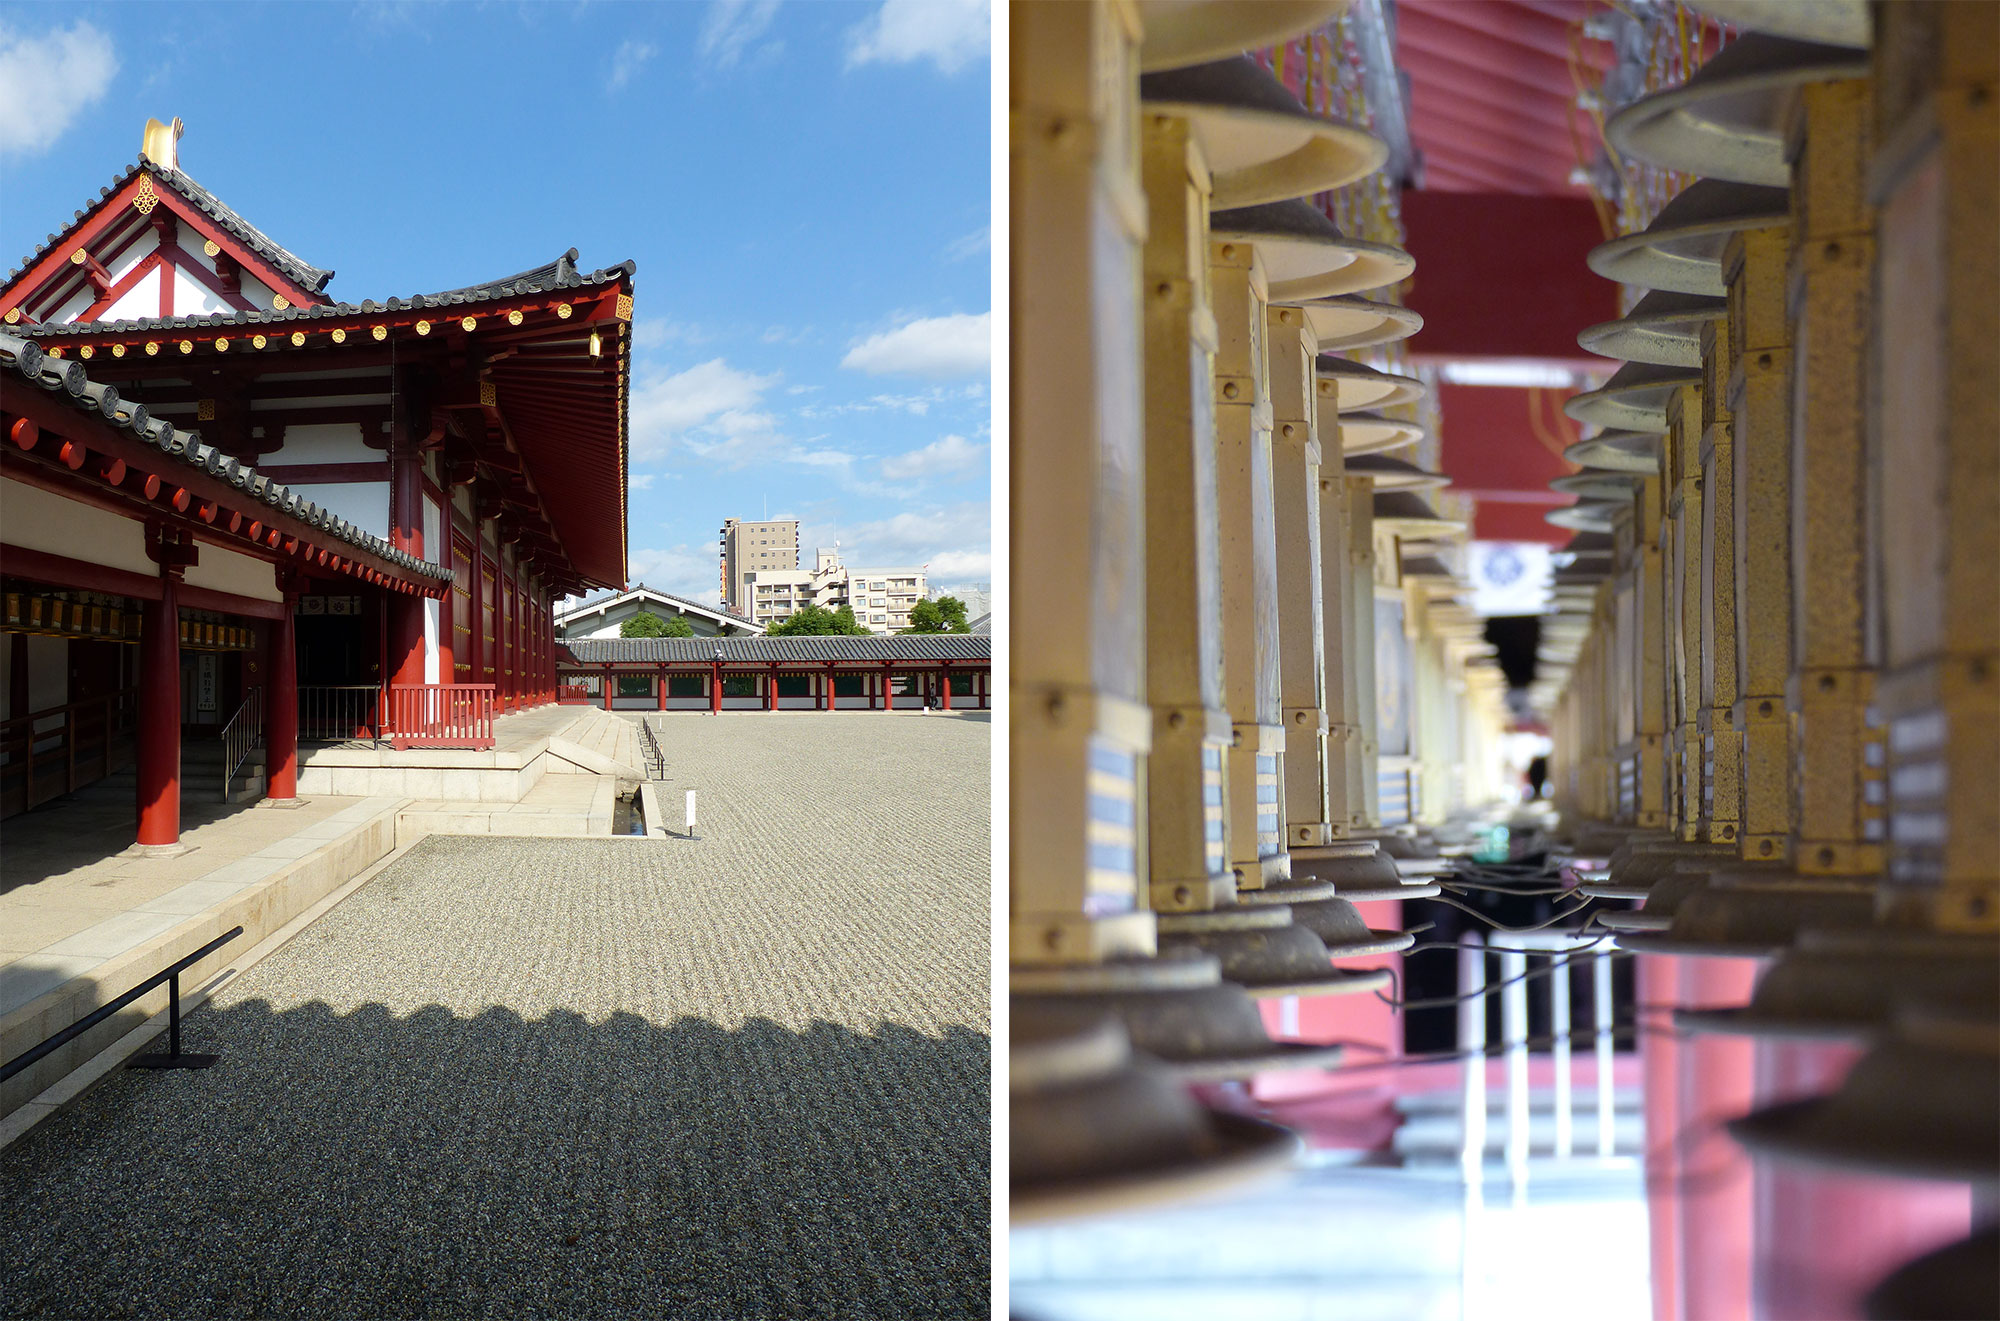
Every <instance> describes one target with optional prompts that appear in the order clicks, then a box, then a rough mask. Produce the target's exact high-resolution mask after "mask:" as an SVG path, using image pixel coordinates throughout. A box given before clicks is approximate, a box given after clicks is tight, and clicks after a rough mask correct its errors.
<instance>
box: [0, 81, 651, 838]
mask: <svg viewBox="0 0 2000 1321" xmlns="http://www.w3.org/2000/svg"><path fill="white" fill-rule="evenodd" d="M180 136H181V124H180V122H179V121H178V120H176V121H175V122H174V123H173V124H172V125H171V126H169V125H164V124H161V123H160V122H159V121H157V120H155V121H150V122H149V123H148V125H147V128H146V132H145V138H144V149H143V152H142V154H141V156H140V158H139V159H138V161H136V162H135V163H133V164H132V165H130V166H128V167H127V168H125V169H124V170H123V171H121V172H120V173H119V174H118V176H117V177H116V178H114V179H113V180H112V181H111V183H110V184H109V186H107V187H106V188H104V189H103V190H102V191H101V192H100V193H99V195H98V196H97V197H96V198H95V199H93V200H91V201H89V202H88V203H87V204H86V205H84V207H83V208H82V209H81V210H78V211H76V213H75V216H74V218H73V219H72V220H71V221H69V222H68V223H67V224H66V225H64V226H63V227H62V228H61V230H60V231H59V232H57V233H54V234H51V235H50V236H49V238H48V240H47V242H46V243H44V244H43V245H42V247H41V248H40V249H39V250H37V251H36V252H34V253H32V254H30V255H29V256H28V258H27V259H26V260H25V261H24V262H23V263H22V264H21V265H20V266H19V267H18V268H17V269H15V270H14V271H13V272H12V273H11V274H9V275H8V276H7V278H6V281H5V284H4V285H0V320H4V325H0V369H4V370H0V424H3V425H4V428H5V430H6V434H7V442H6V443H5V444H4V445H0V517H3V518H4V523H0V577H4V608H5V615H4V622H3V623H0V627H4V629H5V632H6V635H7V636H6V641H5V645H4V646H0V666H4V672H5V682H4V685H3V686H4V690H5V692H4V696H5V706H4V708H0V812H4V813H6V814H9V815H11V814H13V813H16V812H19V811H23V810H26V809H27V808H29V807H33V806H35V805H37V804H39V803H41V802H44V801H47V800H48V799H50V798H52V797H55V796H57V795H60V794H64V793H69V792H72V791H74V790H75V789H77V788H79V787H81V786H82V785H83V784H86V783H88V782H90V781H91V780H94V779H97V778H101V777H102V776H104V775H107V774H110V773H113V772H115V771H118V770H122V769H124V768H125V767H127V766H130V765H134V764H136V766H137V775H138V842H139V844H140V845H141V846H144V847H147V848H151V849H156V850H171V849H174V848H176V847H178V844H177V840H178V833H179V807H180V794H181V784H180V780H181V770H182V766H183V763H184V762H185V761H187V760H188V759H189V758H190V756H191V755H192V754H193V753H194V751H195V749H196V747H197V746H206V745H208V744H211V743H214V742H216V741H218V740H219V741H220V742H221V744H222V751H223V756H224V758H225V760H232V759H235V758H237V757H238V756H239V754H244V753H247V752H248V750H249V747H250V745H251V744H252V743H253V742H257V741H261V742H262V743H263V744H265V745H266V746H265V748H264V762H265V765H266V767H267V770H266V771H265V772H264V773H263V775H261V776H258V777H255V778H254V779H251V778H249V777H246V783H245V786H244V791H245V793H246V794H247V795H248V796H255V793H256V791H258V790H259V789H261V792H262V794H263V795H264V796H266V797H268V798H269V799H271V800H275V801H279V802H283V801H286V800H290V799H292V798H294V797H295V796H296V793H297V776H298V769H299V757H298V751H297V745H298V742H299V741H300V740H301V739H305V740H343V739H348V738H352V737H356V736H361V737H368V738H380V739H385V740H392V741H393V742H394V743H395V744H396V746H398V747H413V746H414V747H479V746H482V745H490V743H491V738H492V734H491V725H492V720H493V718H494V716H496V715H499V714H504V713H509V712H515V711H521V710H525V709H527V708H530V707H534V706H538V705H541V704H544V703H548V702H551V701H553V700H554V698H555V695H556V672H555V666H554V655H555V653H554V637H555V630H554V622H553V619H552V609H553V603H554V602H556V601H558V600H560V599H562V598H563V597H566V596H571V595H578V594H581V593H583V592H586V591H589V590H593V589H601V588H611V589H614V590H620V589H622V588H623V587H624V585H625V567H626V566H625V545H626V461H627V450H626V400H627V393H628V379H629V378H628V361H629V353H628V346H629V336H628V331H629V327H630V323H631V317H632V288H633V269H634V268H633V265H632V263H630V262H625V263H622V264H619V265H615V266H610V267H607V268H605V269H601V270H583V269H579V267H578V266H577V264H576V263H577V253H576V252H575V251H574V250H571V251H569V252H566V253H564V254H562V255H560V256H558V257H556V258H555V259H554V260H553V261H549V262H547V263H545V264H541V265H536V266H533V267H531V268H529V269H527V270H523V271H521V272H520V273H518V274H514V275H508V276H504V277H502V278H499V279H495V280H492V281H488V282H486V283H482V284H478V285H471V286H467V287H464V288H455V289H448V290H445V291H442V292H438V293H427V294H416V295H410V296H397V297H387V298H384V299H382V300H380V301H378V300H376V299H367V300H364V301H362V302H359V303H347V302H335V301H333V300H332V299H331V297H330V296H329V294H328V293H327V289H328V286H329V285H330V283H331V282H332V279H333V272H332V271H330V270H324V269H320V268H318V267H314V266H311V265H309V264H307V263H306V262H305V261H304V260H302V259H301V258H299V257H298V256H296V255H295V254H293V253H292V252H290V251H289V250H287V249H286V248H285V247H283V246H282V245H280V244H279V243H278V242H276V241H275V240H273V239H272V238H271V237H269V236H268V235H266V234H264V233H263V232H262V231H261V230H259V229H257V228H256V227H255V226H254V225H252V224H251V223H250V222H249V221H247V220H246V219H244V218H243V217H242V216H241V215H239V214H238V213H237V212H236V211H234V210H233V209H231V208H230V207H229V206H227V205H225V204H224V203H223V202H222V201H221V200H219V199H218V198H216V197H215V196H214V195H213V194H211V193H210V192H209V191H208V190H207V189H205V188H203V187H202V186H201V185H200V184H198V183H196V182H195V181H194V180H193V179H192V178H190V177H189V176H188V175H187V174H185V173H183V172H182V171H181V169H180V168H179V161H178V139H179V138H180ZM13 202H14V205H16V206H20V207H27V206H29V205H32V204H34V203H33V201H32V200H31V199H26V198H15V199H13ZM43 202H44V204H45V205H46V209H47V210H48V211H49V212H50V213H51V214H52V215H53V214H54V213H55V212H56V211H57V210H58V208H59V207H65V206H66V205H67V204H66V203H61V202H59V201H58V200H57V199H43ZM247 730H261V733H260V734H258V735H257V736H255V737H245V733H244V732H245V731H247ZM227 769H228V771H229V773H230V776H231V778H230V780H229V784H230V785H231V787H232V789H234V788H235V786H236V779H235V772H236V769H237V768H236V766H234V765H231V766H229V767H228V768H227ZM258 781H261V784H260V783H258Z"/></svg>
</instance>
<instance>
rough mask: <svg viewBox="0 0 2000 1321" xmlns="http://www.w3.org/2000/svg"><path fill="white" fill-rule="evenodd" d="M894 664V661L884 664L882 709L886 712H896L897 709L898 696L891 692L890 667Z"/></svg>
mask: <svg viewBox="0 0 2000 1321" xmlns="http://www.w3.org/2000/svg"><path fill="white" fill-rule="evenodd" d="M894 663H895V662H893V661H883V662H882V709H883V710H884V711H894V710H895V709H896V694H895V693H894V692H893V691H891V689H890V685H889V678H890V672H889V667H890V666H891V665H893V664H894Z"/></svg>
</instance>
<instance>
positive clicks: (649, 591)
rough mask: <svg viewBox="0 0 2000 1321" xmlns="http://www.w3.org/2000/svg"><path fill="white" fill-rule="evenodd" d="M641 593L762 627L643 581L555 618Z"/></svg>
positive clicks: (609, 603)
mask: <svg viewBox="0 0 2000 1321" xmlns="http://www.w3.org/2000/svg"><path fill="white" fill-rule="evenodd" d="M641 593H644V594H645V595H647V596H656V597H659V598H660V599H661V600H663V601H672V602H675V603H676V604H678V605H687V606H693V607H694V608H695V609H697V610H701V611H704V612H706V613H708V614H711V615H715V616H717V617H719V618H722V619H732V620H735V621H736V622H738V623H742V624H748V625H750V626H751V627H752V628H763V627H764V625H762V624H760V623H758V622H757V621H756V620H754V619H752V618H750V616H748V615H740V614H738V613H736V612H735V611H734V610H731V609H730V608H729V607H727V606H720V605H710V604H708V603H707V602H706V601H698V600H696V599H695V598H694V597H692V596H681V595H680V594H678V593H676V592H667V591H662V590H660V589H659V588H657V587H648V586H647V585H646V584H645V583H634V584H633V585H632V586H630V587H627V588H625V589H624V590H622V591H616V592H613V593H611V595H609V596H607V597H605V598H604V599H602V600H600V601H585V602H583V603H581V604H579V605H575V606H572V607H570V608H569V609H567V610H562V611H558V612H557V614H556V618H557V620H562V619H566V618H571V617H573V616H576V615H580V614H583V613H584V612H585V611H589V610H602V609H604V608H606V607H607V606H612V605H616V604H617V603H618V602H620V601H623V600H625V599H626V598H628V597H633V596H638V595H640V594H641Z"/></svg>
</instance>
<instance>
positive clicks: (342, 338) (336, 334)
mask: <svg viewBox="0 0 2000 1321" xmlns="http://www.w3.org/2000/svg"><path fill="white" fill-rule="evenodd" d="M333 342H334V343H336V344H345V343H347V332H346V331H344V330H342V329H340V328H339V327H338V326H336V327H335V328H334V331H333Z"/></svg>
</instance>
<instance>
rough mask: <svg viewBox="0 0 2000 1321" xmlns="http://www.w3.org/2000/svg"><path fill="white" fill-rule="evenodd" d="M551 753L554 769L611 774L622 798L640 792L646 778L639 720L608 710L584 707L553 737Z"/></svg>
mask: <svg viewBox="0 0 2000 1321" xmlns="http://www.w3.org/2000/svg"><path fill="white" fill-rule="evenodd" d="M549 756H550V758H551V762H550V765H549V770H550V772H551V773H554V774H569V775H605V776H610V777H611V778H613V779H615V780H616V781H617V782H618V796H619V797H621V798H622V797H626V796H629V795H630V794H632V793H635V792H637V790H638V787H639V785H640V783H641V782H642V781H644V780H645V779H646V754H645V749H644V748H643V747H642V746H641V744H640V736H639V726H638V724H637V723H636V722H634V721H631V720H627V719H625V718H624V717H622V716H617V715H613V714H611V713H610V712H608V711H599V710H595V709H592V708H589V707H585V708H581V709H580V713H579V714H578V716H577V718H576V720H575V721H574V722H573V723H572V724H571V725H570V726H569V727H568V728H566V729H564V730H563V731H562V732H561V733H559V734H556V735H553V736H552V737H551V738H550V739H549Z"/></svg>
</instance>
